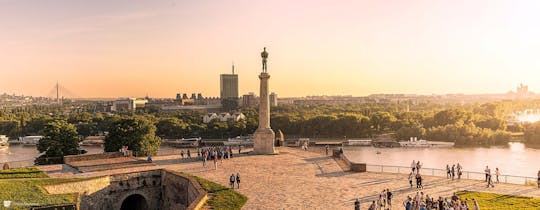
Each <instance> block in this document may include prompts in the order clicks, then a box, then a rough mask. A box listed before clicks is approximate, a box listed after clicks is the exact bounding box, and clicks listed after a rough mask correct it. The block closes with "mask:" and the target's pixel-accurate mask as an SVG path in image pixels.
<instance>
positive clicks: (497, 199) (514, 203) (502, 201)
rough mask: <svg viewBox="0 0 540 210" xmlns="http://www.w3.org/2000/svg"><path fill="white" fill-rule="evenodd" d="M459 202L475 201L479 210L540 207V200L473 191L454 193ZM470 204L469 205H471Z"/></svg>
mask: <svg viewBox="0 0 540 210" xmlns="http://www.w3.org/2000/svg"><path fill="white" fill-rule="evenodd" d="M456 194H457V195H458V196H459V197H460V198H461V200H464V199H468V200H469V202H472V199H473V198H474V199H476V201H477V202H478V205H479V206H480V209H482V210H484V209H538V207H539V206H540V198H532V197H525V196H513V195H502V194H495V193H485V192H474V191H458V192H457V193H456ZM471 204H472V203H470V204H469V205H470V206H472V205H471Z"/></svg>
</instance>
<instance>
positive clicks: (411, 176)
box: [409, 172, 413, 188]
mask: <svg viewBox="0 0 540 210" xmlns="http://www.w3.org/2000/svg"><path fill="white" fill-rule="evenodd" d="M412 179H413V172H411V173H409V185H411V188H412Z"/></svg>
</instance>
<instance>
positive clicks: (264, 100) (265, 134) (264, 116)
mask: <svg viewBox="0 0 540 210" xmlns="http://www.w3.org/2000/svg"><path fill="white" fill-rule="evenodd" d="M259 79H260V80H261V87H260V98H259V127H258V128H257V130H256V131H255V133H254V134H253V153H255V154H260V155H271V154H276V151H275V148H274V141H275V139H276V134H275V133H274V131H272V128H270V100H269V96H268V80H269V79H270V75H269V74H268V73H266V72H263V73H261V74H260V75H259Z"/></svg>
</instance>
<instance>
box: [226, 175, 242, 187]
mask: <svg viewBox="0 0 540 210" xmlns="http://www.w3.org/2000/svg"><path fill="white" fill-rule="evenodd" d="M234 182H236V186H237V187H238V189H240V173H236V176H235V175H234V174H231V176H230V177H229V183H230V185H231V189H234Z"/></svg>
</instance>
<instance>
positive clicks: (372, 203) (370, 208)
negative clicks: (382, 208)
mask: <svg viewBox="0 0 540 210" xmlns="http://www.w3.org/2000/svg"><path fill="white" fill-rule="evenodd" d="M376 209H377V205H375V201H373V202H371V205H370V206H369V208H368V210H376Z"/></svg>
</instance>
